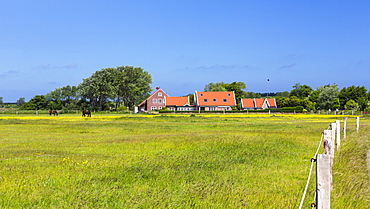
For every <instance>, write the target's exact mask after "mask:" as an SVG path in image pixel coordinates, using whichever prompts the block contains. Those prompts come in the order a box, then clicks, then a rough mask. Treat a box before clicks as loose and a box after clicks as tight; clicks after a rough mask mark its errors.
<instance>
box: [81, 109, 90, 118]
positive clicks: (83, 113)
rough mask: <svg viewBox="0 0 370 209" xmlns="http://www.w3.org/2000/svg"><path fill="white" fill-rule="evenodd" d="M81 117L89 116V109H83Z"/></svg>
mask: <svg viewBox="0 0 370 209" xmlns="http://www.w3.org/2000/svg"><path fill="white" fill-rule="evenodd" d="M82 117H91V112H90V110H84V111H82Z"/></svg>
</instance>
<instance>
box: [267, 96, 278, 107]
mask: <svg viewBox="0 0 370 209" xmlns="http://www.w3.org/2000/svg"><path fill="white" fill-rule="evenodd" d="M267 102H268V103H269V105H270V107H277V105H276V100H275V99H274V98H269V99H267Z"/></svg>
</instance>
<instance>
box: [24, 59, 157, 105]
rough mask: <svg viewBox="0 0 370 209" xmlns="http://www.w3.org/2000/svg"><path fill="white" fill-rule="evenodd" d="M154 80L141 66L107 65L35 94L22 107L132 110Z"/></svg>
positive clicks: (146, 94) (149, 90) (145, 95)
mask: <svg viewBox="0 0 370 209" xmlns="http://www.w3.org/2000/svg"><path fill="white" fill-rule="evenodd" d="M151 83H152V76H151V75H150V74H149V73H148V72H147V71H145V70H144V69H142V68H140V67H132V66H121V67H117V68H104V69H102V70H98V71H96V72H95V73H93V74H92V75H91V76H90V77H88V78H85V79H83V82H82V83H80V84H79V85H78V86H70V85H67V86H65V87H61V88H56V89H55V90H53V91H51V92H49V93H47V94H46V95H36V96H35V97H34V98H32V99H31V100H30V101H28V102H27V103H25V104H23V105H22V106H21V107H20V109H24V110H42V109H53V110H84V109H89V110H97V111H101V110H108V109H112V108H113V109H126V108H130V109H131V108H133V107H134V105H135V104H136V103H137V102H139V101H140V100H143V99H145V98H146V97H147V96H148V95H149V94H150V92H151V91H152V89H151V88H150V84H151Z"/></svg>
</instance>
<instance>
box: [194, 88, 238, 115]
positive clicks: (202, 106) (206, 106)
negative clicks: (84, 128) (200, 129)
mask: <svg viewBox="0 0 370 209" xmlns="http://www.w3.org/2000/svg"><path fill="white" fill-rule="evenodd" d="M194 105H195V107H196V109H197V110H204V111H224V110H232V107H233V106H236V99H235V94H234V92H233V91H209V92H208V91H207V92H197V91H195V94H194Z"/></svg>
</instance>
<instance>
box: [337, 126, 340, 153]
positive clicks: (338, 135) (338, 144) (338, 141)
mask: <svg viewBox="0 0 370 209" xmlns="http://www.w3.org/2000/svg"><path fill="white" fill-rule="evenodd" d="M336 122H337V151H338V150H339V149H340V120H337V121H336Z"/></svg>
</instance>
